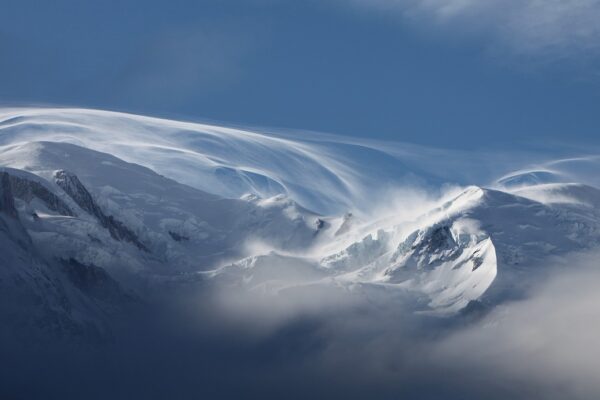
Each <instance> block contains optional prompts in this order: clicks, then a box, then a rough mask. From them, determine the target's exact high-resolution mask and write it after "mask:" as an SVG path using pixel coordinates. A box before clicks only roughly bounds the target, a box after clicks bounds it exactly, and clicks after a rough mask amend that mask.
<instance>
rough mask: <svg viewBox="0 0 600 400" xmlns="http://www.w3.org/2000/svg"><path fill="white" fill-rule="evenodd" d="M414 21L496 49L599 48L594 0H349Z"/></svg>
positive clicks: (554, 51)
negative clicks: (481, 39)
mask: <svg viewBox="0 0 600 400" xmlns="http://www.w3.org/2000/svg"><path fill="white" fill-rule="evenodd" d="M351 1H353V2H354V3H357V4H359V5H362V6H365V7H376V8H380V9H383V10H387V11H395V12H397V13H398V14H399V15H401V16H403V17H404V18H407V19H409V20H411V21H412V22H414V23H415V24H417V25H422V24H427V26H428V27H431V26H435V27H436V28H442V29H452V30H454V31H457V32H461V33H465V32H466V33H469V34H472V35H475V36H478V37H484V38H486V39H488V40H489V41H490V43H492V47H493V48H494V50H506V51H509V52H511V53H513V54H516V55H520V56H536V57H540V56H542V57H547V58H552V59H564V58H570V57H572V56H577V57H589V56H596V55H597V54H598V53H600V24H598V21H599V20H600V1H598V0H485V1H481V0H422V1H415V0H351Z"/></svg>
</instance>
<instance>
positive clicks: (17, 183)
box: [5, 172, 75, 217]
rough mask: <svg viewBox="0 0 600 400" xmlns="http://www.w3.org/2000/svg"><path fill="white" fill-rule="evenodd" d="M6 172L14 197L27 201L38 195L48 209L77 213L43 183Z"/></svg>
mask: <svg viewBox="0 0 600 400" xmlns="http://www.w3.org/2000/svg"><path fill="white" fill-rule="evenodd" d="M5 174H7V175H8V180H9V182H10V188H11V190H12V194H13V196H14V197H16V198H18V199H21V200H23V201H26V202H30V201H31V200H32V199H33V198H34V197H37V198H38V199H40V200H42V201H43V202H44V203H45V204H46V206H47V207H48V209H50V210H52V211H56V212H57V213H59V214H61V215H68V216H70V217H74V216H75V213H74V212H73V211H72V210H71V209H70V208H69V206H68V205H67V204H66V203H65V202H64V201H63V200H62V199H61V198H60V197H58V196H57V195H55V194H54V193H52V192H51V191H50V190H48V189H47V188H46V187H45V186H44V185H42V184H41V183H39V182H36V181H33V180H30V179H26V178H21V177H19V176H15V175H11V174H8V173H6V172H5Z"/></svg>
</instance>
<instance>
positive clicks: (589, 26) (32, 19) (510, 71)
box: [0, 0, 600, 148]
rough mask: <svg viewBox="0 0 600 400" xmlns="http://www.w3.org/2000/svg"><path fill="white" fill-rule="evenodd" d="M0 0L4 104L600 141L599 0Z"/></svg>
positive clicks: (366, 130) (486, 140) (440, 139)
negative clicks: (545, 0) (483, 0)
mask: <svg viewBox="0 0 600 400" xmlns="http://www.w3.org/2000/svg"><path fill="white" fill-rule="evenodd" d="M482 3H483V4H482ZM558 3H562V5H561V6H559V5H558ZM0 4H1V6H2V7H1V12H0V50H1V54H2V57H0V103H3V104H31V103H35V104H56V105H74V106H82V107H96V108H107V109H116V110H125V111H132V112H138V113H144V114H153V115H159V116H168V117H178V118H179V117H182V118H189V119H195V120H213V121H223V122H228V123H235V124H249V125H257V126H271V127H287V128H296V129H310V130H317V131H328V132H333V133H340V134H346V135H353V136H360V137H369V138H381V139H392V140H401V141H409V142H415V143H421V144H429V145H430V144H437V145H441V146H453V147H467V148H476V147H481V146H487V145H488V144H490V143H492V144H495V145H503V146H511V145H513V144H515V143H531V142H539V143H548V142H552V141H558V142H561V141H570V140H574V141H576V142H578V143H588V144H595V145H596V144H600V132H599V128H600V108H599V107H600V73H599V72H600V62H599V60H600V57H598V55H600V49H599V48H600V27H596V25H600V24H598V23H597V21H598V20H600V5H599V2H598V1H595V0H580V1H574V0H566V1H563V2H556V1H554V0H550V1H547V2H539V1H538V2H536V1H533V0H489V1H488V2H480V1H476V0H428V1H421V2H419V1H413V0H369V1H367V0H314V1H312V0H307V1H300V0H244V1H235V0H230V1H227V0H221V1H202V0H195V1H192V0H189V1H187V0H171V1H157V0H147V1H126V0H121V1H109V0H102V1H100V0H97V1H81V0H79V1H64V0H53V1H47V0H42V1H32V0H0Z"/></svg>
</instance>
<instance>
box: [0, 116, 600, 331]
mask: <svg viewBox="0 0 600 400" xmlns="http://www.w3.org/2000/svg"><path fill="white" fill-rule="evenodd" d="M325 137H326V138H327V139H326V140H316V139H315V138H314V137H311V136H308V137H306V138H302V139H300V138H294V137H291V136H290V135H287V136H286V135H275V134H262V133H258V132H255V131H251V130H246V129H238V128H229V127H219V126H214V125H208V124H197V123H188V122H178V121H170V120H161V119H156V118H149V117H142V116H135V115H130V114H121V113H113V112H105V111H97V110H81V109H41V108H28V109H5V110H2V111H0V168H1V171H0V172H3V173H6V174H9V175H11V176H13V177H18V178H19V185H21V186H20V190H21V192H20V194H19V195H16V194H15V195H14V196H13V197H15V198H14V210H13V209H12V208H11V207H12V203H11V199H7V200H6V199H5V200H6V203H7V204H9V203H10V204H9V205H10V207H9V206H6V207H8V208H7V210H8V211H7V210H4V211H3V213H0V214H1V217H2V219H1V220H0V222H2V224H0V247H1V248H2V249H3V250H4V249H7V250H6V251H5V254H6V257H7V258H5V260H7V261H6V262H8V263H9V264H11V266H10V268H5V269H4V270H2V271H0V272H2V273H3V274H7V276H11V277H12V276H13V275H15V274H17V275H20V274H22V273H24V272H23V271H27V273H29V274H31V276H29V277H28V278H27V279H30V280H31V282H30V283H28V284H27V285H26V286H25V287H26V289H23V290H29V291H31V292H32V293H33V294H34V296H47V297H48V299H55V300H52V301H53V302H56V304H59V303H60V301H61V300H60V297H61V295H60V293H62V292H64V293H66V294H65V298H66V299H68V300H65V301H67V302H72V303H73V305H74V307H75V309H76V310H77V312H81V313H84V311H83V310H82V309H81V307H83V305H85V307H89V305H88V303H87V302H88V301H91V300H90V299H89V294H88V295H86V294H81V289H80V288H77V287H74V286H73V285H74V284H73V283H68V279H67V278H66V277H65V276H63V275H61V274H60V272H56V271H60V268H59V269H52V267H53V266H55V265H56V263H64V262H65V260H74V261H69V262H70V263H71V264H72V265H71V264H70V265H71V266H73V265H74V267H73V268H79V269H83V270H84V271H83V272H85V271H92V272H93V274H92V275H94V276H98V277H104V276H105V275H104V273H106V274H107V275H106V276H108V277H110V279H115V282H118V284H119V285H121V286H122V287H123V288H124V289H123V290H124V292H135V293H136V294H137V295H140V296H142V297H144V296H153V295H154V293H155V292H154V291H161V290H163V289H164V287H162V286H161V285H162V283H164V282H169V284H174V285H179V284H181V285H191V286H192V287H193V286H194V285H196V284H197V283H198V282H202V285H214V286H215V287H220V286H224V287H233V288H238V289H245V290H249V291H259V292H265V293H271V294H273V295H274V296H285V295H286V293H290V291H291V290H295V289H306V288H312V287H316V286H318V287H319V288H320V289H319V290H321V289H325V290H327V288H330V289H331V290H334V288H335V290H338V289H340V288H341V289H344V290H347V291H348V292H349V293H353V294H355V295H357V296H369V295H376V296H386V295H389V296H390V299H393V298H395V296H397V295H398V294H401V297H406V296H412V297H413V298H414V299H418V300H415V310H414V311H415V312H424V313H430V314H435V315H451V314H455V313H457V312H459V311H460V310H463V309H465V308H466V307H467V306H468V305H469V304H470V303H471V302H474V301H476V302H482V303H487V304H496V303H498V302H501V301H505V300H506V299H508V298H511V296H516V295H518V292H519V288H520V287H521V286H522V285H526V284H527V282H529V281H532V280H536V279H539V278H538V277H539V273H538V271H539V270H541V269H543V266H544V260H546V259H548V257H551V256H556V255H563V254H567V253H569V252H573V251H577V250H581V249H586V248H590V247H593V246H596V245H598V244H599V243H600V211H599V210H600V190H598V189H597V188H596V187H594V186H593V179H594V178H593V176H592V174H591V172H592V169H593V167H594V166H595V165H596V164H597V161H598V159H597V158H595V157H591V156H586V157H579V158H570V159H560V160H557V161H550V162H545V163H539V164H538V165H531V166H529V167H523V168H521V167H519V168H516V169H512V172H509V173H503V174H502V175H500V176H501V177H500V178H497V179H492V180H491V182H492V184H491V185H490V186H491V187H487V186H485V185H481V184H479V185H469V186H464V187H463V186H457V185H452V186H450V187H445V188H444V187H441V186H440V187H438V189H437V190H434V191H423V187H422V186H421V183H420V182H421V180H425V181H428V182H438V181H436V179H438V177H439V176H436V175H435V174H431V170H428V169H426V168H423V166H422V164H420V163H419V162H414V163H413V161H414V157H413V158H411V157H410V156H409V155H407V152H401V151H399V150H398V149H395V150H393V151H387V152H386V151H383V150H381V147H380V146H375V145H373V146H368V145H364V144H358V143H356V142H354V141H343V140H338V139H335V138H332V137H329V136H325ZM407 151H408V150H407ZM392 153H393V154H394V155H392ZM67 178H68V179H67ZM415 185H416V186H415ZM409 189H410V190H409ZM4 193H8V192H4ZM82 193H84V194H85V195H81V194H82ZM86 193H87V194H86ZM78 195H79V197H78ZM11 196H12V194H11ZM3 201H4V200H3ZM385 203H387V204H388V206H387V207H382V206H381V204H385ZM3 204H4V203H3ZM6 207H5V208H6ZM357 210H358V212H357ZM15 213H16V214H17V215H16V216H17V217H18V218H16V219H15V218H14V215H12V214H15ZM11 215H12V217H11ZM11 218H12V219H11ZM19 243H21V244H19ZM23 243H25V244H26V247H27V246H29V247H27V248H23ZM19 246H20V247H19ZM61 260H62V261H61ZM49 271H50V272H49ZM52 271H54V272H52ZM80 272H81V271H80ZM83 272H82V273H83ZM38 275H39V276H38ZM44 279H49V280H50V282H51V283H50V284H48V285H46V286H47V287H48V288H49V289H44V286H43V285H42V286H39V282H41V281H43V280H44ZM65 279H67V280H65ZM103 279H104V278H103ZM6 281H7V280H6V279H3V280H2V282H6ZM65 282H66V283H65ZM202 285H199V286H198V287H201V286H202ZM114 287H117V286H114ZM27 288H28V289H27ZM7 290H8V289H7ZM10 290H11V291H12V289H10ZM15 290H16V289H15ZM19 290H20V289H19ZM199 290H200V289H199ZM46 292H47V293H46ZM73 293H78V294H77V295H75V294H73ZM115 296H117V295H115ZM119 296H120V295H119ZM119 296H117V297H119ZM94 301H95V300H94ZM390 301H392V300H390ZM53 307H55V306H53ZM56 307H58V306H56ZM56 307H55V308H56ZM78 307H79V308H78ZM94 307H96V306H94ZM99 307H100V309H103V307H108V305H107V304H100V306H99ZM59 308H60V307H59ZM97 314H98V315H101V314H102V312H101V311H100V310H98V313H97ZM65 318H67V319H69V318H74V317H72V316H67V317H65ZM74 323H75V322H74ZM74 326H77V323H75V325H74Z"/></svg>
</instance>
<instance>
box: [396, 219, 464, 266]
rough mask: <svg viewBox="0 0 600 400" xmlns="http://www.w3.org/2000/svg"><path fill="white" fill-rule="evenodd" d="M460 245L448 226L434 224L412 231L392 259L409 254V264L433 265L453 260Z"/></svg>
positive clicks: (457, 253) (458, 252) (458, 251)
mask: <svg viewBox="0 0 600 400" xmlns="http://www.w3.org/2000/svg"><path fill="white" fill-rule="evenodd" d="M461 248H462V246H461V245H459V243H457V242H456V239H455V238H454V235H453V234H452V231H451V230H450V227H449V226H447V225H442V226H434V227H431V228H429V229H426V230H422V231H416V232H413V233H412V234H411V235H409V236H408V238H407V239H406V240H405V241H404V242H403V243H401V244H400V245H399V246H398V249H397V250H396V253H395V254H394V255H393V257H392V261H396V260H398V259H400V258H403V257H406V256H407V255H408V254H411V258H410V261H411V263H409V264H414V265H415V266H416V267H417V268H419V269H420V268H424V267H434V266H436V265H437V264H439V263H440V262H441V261H448V260H453V259H455V258H457V257H458V255H459V254H460V251H461Z"/></svg>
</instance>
